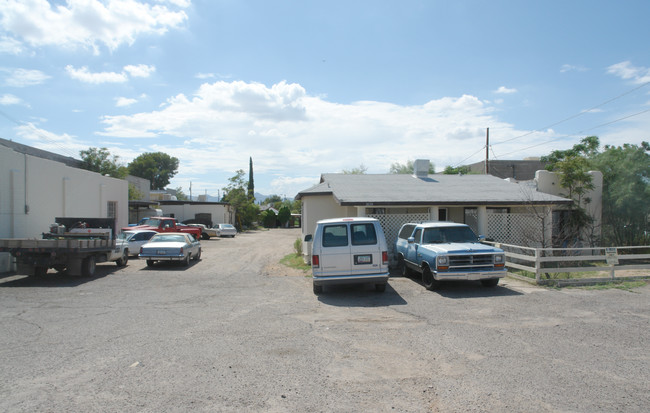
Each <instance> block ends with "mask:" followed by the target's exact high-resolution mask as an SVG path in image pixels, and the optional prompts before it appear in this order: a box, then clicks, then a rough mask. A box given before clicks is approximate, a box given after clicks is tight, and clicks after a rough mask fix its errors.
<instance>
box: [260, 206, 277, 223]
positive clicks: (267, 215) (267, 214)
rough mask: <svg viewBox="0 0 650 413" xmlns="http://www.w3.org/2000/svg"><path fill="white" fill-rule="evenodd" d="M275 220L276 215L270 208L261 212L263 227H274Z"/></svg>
mask: <svg viewBox="0 0 650 413" xmlns="http://www.w3.org/2000/svg"><path fill="white" fill-rule="evenodd" d="M276 221H277V216H276V215H275V212H273V210H272V209H267V210H266V211H264V212H263V213H262V222H263V223H264V227H265V228H275V223H276Z"/></svg>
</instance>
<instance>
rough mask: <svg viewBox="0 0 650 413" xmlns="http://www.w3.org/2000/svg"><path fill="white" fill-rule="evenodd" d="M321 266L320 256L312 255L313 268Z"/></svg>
mask: <svg viewBox="0 0 650 413" xmlns="http://www.w3.org/2000/svg"><path fill="white" fill-rule="evenodd" d="M319 265H320V262H318V255H312V256H311V266H312V267H316V268H318V266H319Z"/></svg>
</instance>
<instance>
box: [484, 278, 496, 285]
mask: <svg viewBox="0 0 650 413" xmlns="http://www.w3.org/2000/svg"><path fill="white" fill-rule="evenodd" d="M481 284H483V287H496V286H497V284H499V279H498V278H489V279H487V280H481Z"/></svg>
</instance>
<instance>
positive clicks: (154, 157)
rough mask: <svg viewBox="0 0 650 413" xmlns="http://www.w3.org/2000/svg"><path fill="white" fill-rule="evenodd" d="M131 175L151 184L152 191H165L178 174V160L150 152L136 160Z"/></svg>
mask: <svg viewBox="0 0 650 413" xmlns="http://www.w3.org/2000/svg"><path fill="white" fill-rule="evenodd" d="M128 168H129V173H130V174H131V175H134V176H139V177H140V178H145V179H148V180H149V182H151V189H165V187H166V186H167V185H169V180H170V179H171V178H173V177H174V175H176V173H177V172H178V159H177V158H175V157H173V156H169V155H167V154H166V153H163V152H148V153H143V154H142V155H140V156H138V157H137V158H135V159H134V160H133V161H132V162H131V163H130V164H129V166H128Z"/></svg>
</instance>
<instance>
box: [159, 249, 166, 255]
mask: <svg viewBox="0 0 650 413" xmlns="http://www.w3.org/2000/svg"><path fill="white" fill-rule="evenodd" d="M158 255H167V251H160V250H159V251H158Z"/></svg>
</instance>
